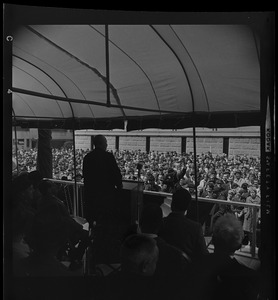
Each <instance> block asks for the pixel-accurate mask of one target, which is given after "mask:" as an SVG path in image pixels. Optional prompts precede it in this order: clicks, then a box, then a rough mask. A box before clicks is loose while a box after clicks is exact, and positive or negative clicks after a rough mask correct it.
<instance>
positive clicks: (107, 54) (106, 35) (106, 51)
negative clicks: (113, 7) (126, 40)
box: [105, 24, 111, 107]
mask: <svg viewBox="0 0 278 300" xmlns="http://www.w3.org/2000/svg"><path fill="white" fill-rule="evenodd" d="M105 57H106V94H107V106H108V107H109V106H110V104H111V103H110V88H109V84H110V72H109V36H108V24H105Z"/></svg>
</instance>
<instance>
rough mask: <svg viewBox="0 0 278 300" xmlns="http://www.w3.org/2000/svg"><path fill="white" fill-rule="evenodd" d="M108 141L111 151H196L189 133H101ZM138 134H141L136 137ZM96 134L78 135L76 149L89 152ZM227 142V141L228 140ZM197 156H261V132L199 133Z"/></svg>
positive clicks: (83, 133)
mask: <svg viewBox="0 0 278 300" xmlns="http://www.w3.org/2000/svg"><path fill="white" fill-rule="evenodd" d="M101 134H104V135H105V136H106V138H107V141H108V149H110V150H115V149H117V148H118V149H119V150H139V149H140V150H141V151H158V152H168V151H169V152H171V151H176V152H177V153H182V152H186V153H189V152H194V145H193V136H192V134H191V132H190V131H187V132H182V133H181V132H178V131H172V132H169V131H168V132H164V133H162V132H160V131H159V132H156V131H152V132H143V131H140V132H136V133H134V132H129V133H127V132H122V131H120V132H113V131H108V132H101ZM136 134H137V135H136ZM91 136H92V133H90V132H87V131H85V132H82V131H80V132H78V133H77V134H76V137H75V141H76V148H77V149H78V148H80V149H87V148H88V146H89V145H90V140H91ZM224 140H225V141H224ZM196 150H197V154H201V153H205V152H208V151H211V152H212V154H214V155H216V154H222V153H226V154H227V155H248V156H253V157H257V156H260V133H259V131H250V132H248V131H247V132H243V131H240V132H237V131H234V132H232V131H230V130H229V131H228V132H226V131H223V132H221V131H213V132H208V131H204V132H200V131H199V132H198V136H197V137H196Z"/></svg>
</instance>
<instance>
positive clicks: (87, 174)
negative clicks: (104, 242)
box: [83, 148, 122, 221]
mask: <svg viewBox="0 0 278 300" xmlns="http://www.w3.org/2000/svg"><path fill="white" fill-rule="evenodd" d="M83 177H84V212H85V217H86V219H87V220H88V221H95V220H96V219H97V218H98V217H99V215H101V214H103V213H108V212H113V210H114V209H115V208H116V207H117V203H116V193H117V188H118V189H120V188H121V187H122V175H121V172H120V169H119V167H118V165H117V162H116V160H115V157H114V155H113V154H112V153H110V152H107V151H105V150H102V149H100V148H95V149H94V150H93V151H91V152H89V153H88V154H87V155H86V156H85V157H84V160H83Z"/></svg>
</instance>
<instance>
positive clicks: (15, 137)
mask: <svg viewBox="0 0 278 300" xmlns="http://www.w3.org/2000/svg"><path fill="white" fill-rule="evenodd" d="M14 139H15V158H16V172H17V175H18V173H19V169H18V149H17V131H16V124H15V125H14Z"/></svg>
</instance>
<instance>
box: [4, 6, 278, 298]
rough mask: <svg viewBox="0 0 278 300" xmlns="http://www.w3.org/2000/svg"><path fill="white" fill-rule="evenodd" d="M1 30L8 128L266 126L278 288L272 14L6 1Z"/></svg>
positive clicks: (268, 260) (265, 267)
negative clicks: (135, 9) (105, 8)
mask: <svg viewBox="0 0 278 300" xmlns="http://www.w3.org/2000/svg"><path fill="white" fill-rule="evenodd" d="M3 36H4V43H3V44H4V80H3V81H4V89H3V91H4V102H3V106H4V110H5V112H7V113H6V114H4V120H5V121H4V123H3V124H4V127H5V126H6V127H8V126H7V124H9V122H10V121H11V114H12V116H13V118H12V119H13V122H14V123H13V124H14V125H20V126H22V127H27V128H28V127H29V128H31V127H35V128H43V129H53V128H65V129H74V130H75V129H82V128H91V129H114V128H124V126H125V124H127V129H128V130H135V129H144V128H162V129H179V128H186V127H193V128H195V127H208V128H217V127H219V128H220V127H222V128H223V127H240V126H253V125H259V126H261V132H262V135H261V156H262V160H261V161H262V165H263V166H264V168H262V182H264V183H265V184H263V185H262V186H261V195H262V203H261V211H262V229H261V230H262V237H264V236H265V237H268V238H265V239H264V241H263V243H262V248H261V253H262V254H261V255H262V272H263V274H265V275H266V280H265V282H267V284H266V290H267V291H264V292H266V294H268V295H269V294H270V293H271V292H272V287H269V285H271V284H272V282H273V279H274V276H272V274H273V273H272V271H271V270H272V266H273V265H274V263H273V262H274V255H272V254H273V252H272V249H273V245H274V241H273V240H274V239H273V238H269V234H270V235H271V237H274V235H273V234H272V233H273V228H274V226H273V224H274V223H273V222H274V215H275V213H274V202H273V201H274V200H273V199H276V197H275V188H274V189H273V188H272V187H273V184H274V175H275V174H274V173H275V168H273V163H275V160H274V146H275V145H274V142H275V140H274V139H273V137H274V130H273V128H274V126H273V123H274V108H275V106H274V56H275V55H274V53H275V51H274V14H273V13H271V12H266V13H264V12H262V13H260V12H259V13H248V12H247V13H241V12H236V13H230V12H229V13H200V12H197V13H186V12H181V13H168V12H166V13H160V12H158V13H155V12H153V13H152V12H146V13H145V12H137V13H134V12H129V11H126V12H125V11H112V12H109V11H94V10H90V9H67V8H47V7H29V6H20V5H4V35H3ZM107 92H108V93H107ZM267 100H269V106H268V108H269V111H270V114H269V115H268V116H269V117H268V120H266V116H267V114H266V108H267V103H268V101H267ZM73 136H74V135H73ZM4 140H5V142H9V141H10V128H9V130H7V131H6V132H4ZM194 141H195V142H196V139H195V138H194ZM194 148H196V145H195V146H194ZM3 149H4V155H3V156H4V157H9V155H10V152H9V151H10V149H9V148H8V147H4V148H3ZM194 152H196V151H194ZM4 163H5V164H8V163H9V160H5V161H4ZM7 174H8V173H7ZM7 174H5V175H6V176H4V177H3V178H4V183H7V184H4V187H6V186H7V185H8V182H7V178H8V175H7ZM195 174H196V173H195ZM75 184H76V182H75ZM274 187H275V186H274ZM5 228H6V227H5ZM6 236H8V235H7V234H5V237H6ZM272 257H273V259H272ZM273 286H274V285H273ZM268 298H269V297H268ZM269 299H271V298H269Z"/></svg>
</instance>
